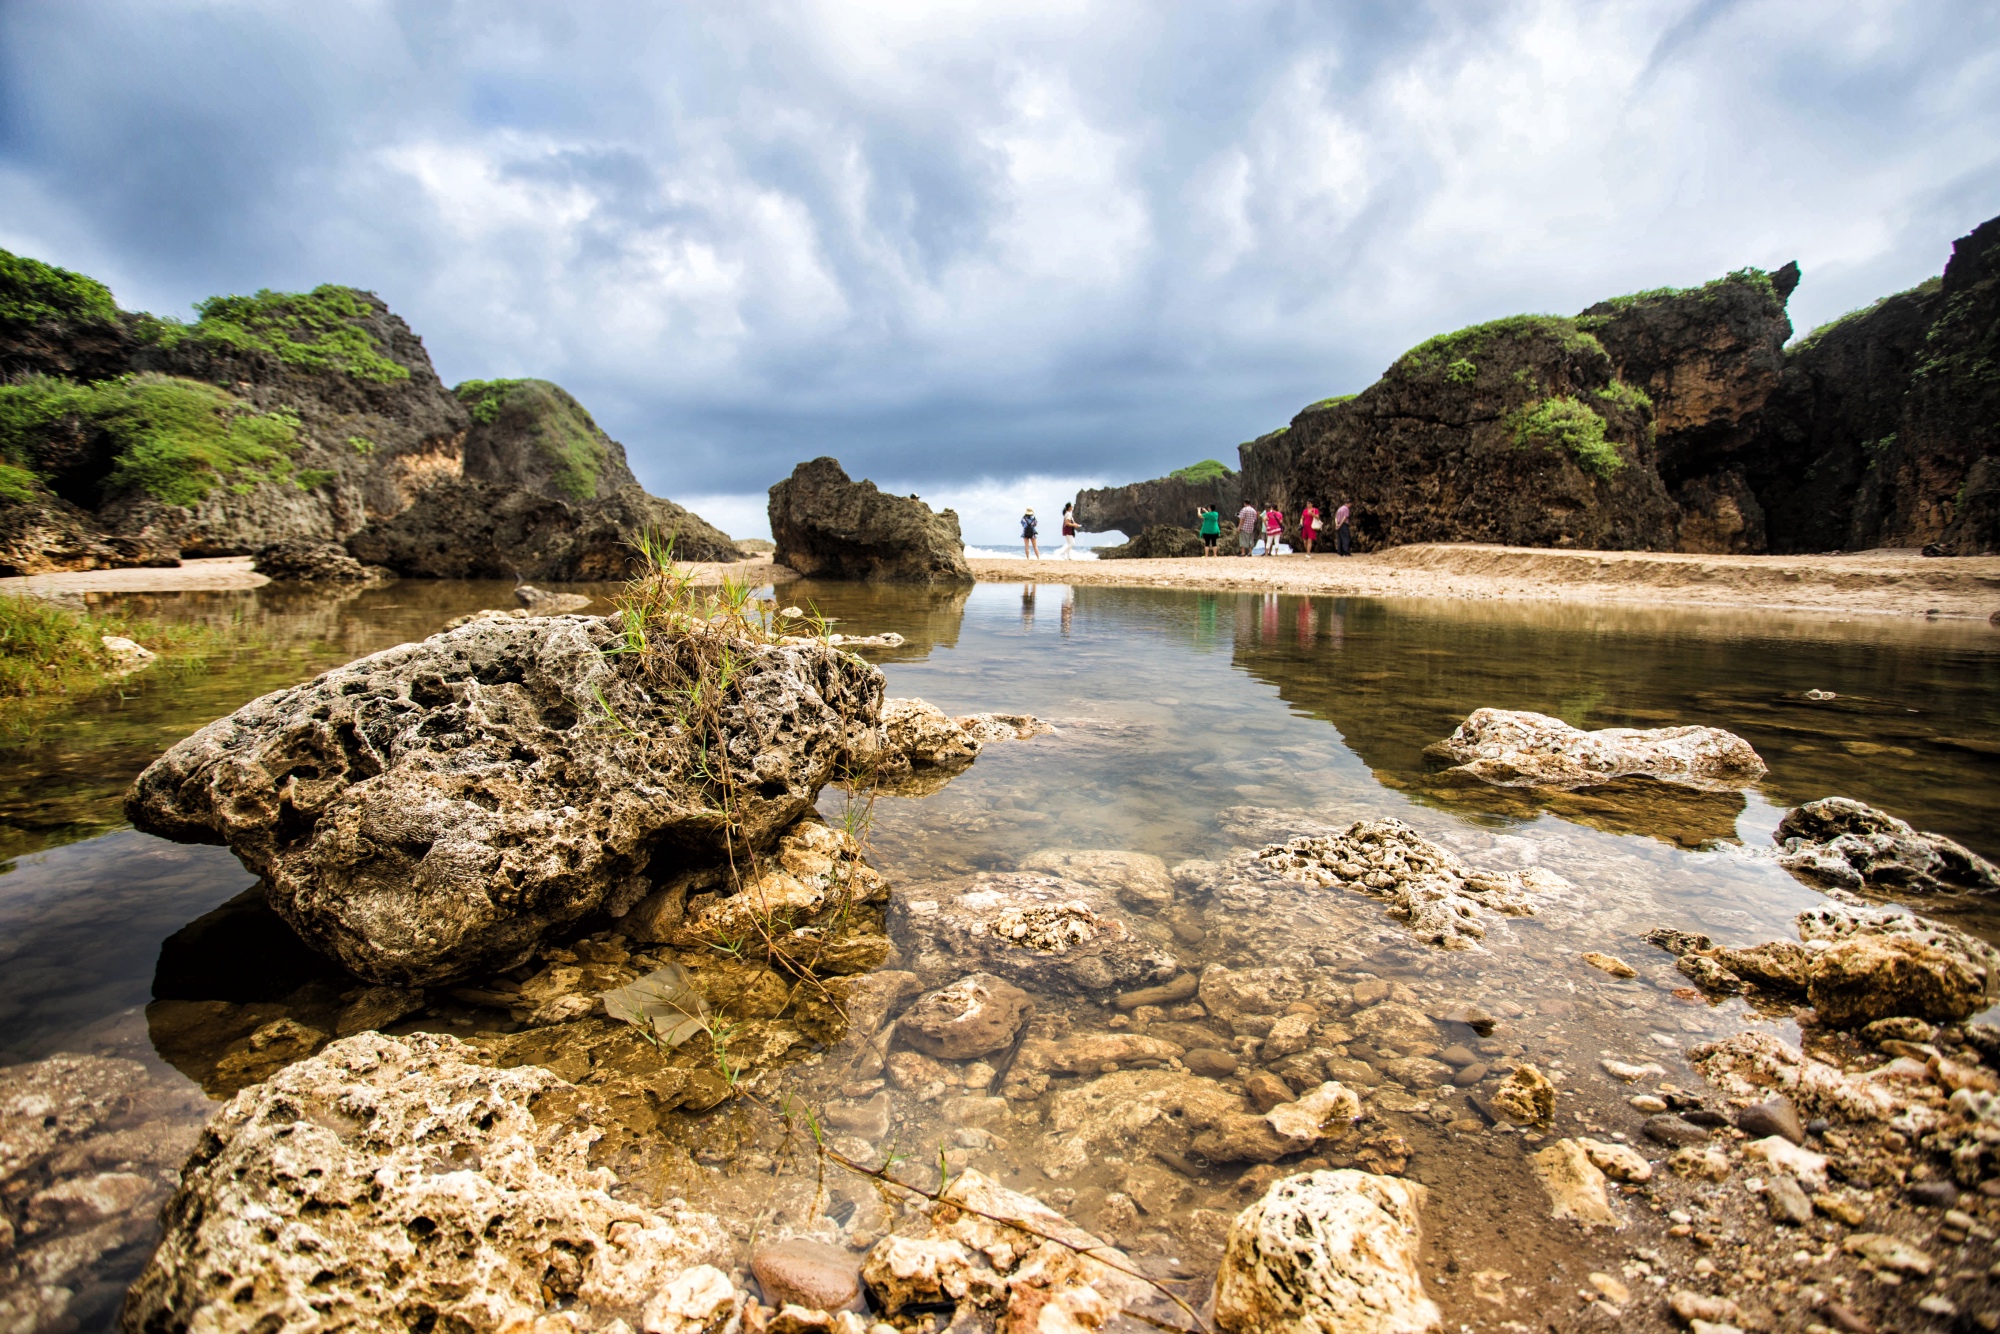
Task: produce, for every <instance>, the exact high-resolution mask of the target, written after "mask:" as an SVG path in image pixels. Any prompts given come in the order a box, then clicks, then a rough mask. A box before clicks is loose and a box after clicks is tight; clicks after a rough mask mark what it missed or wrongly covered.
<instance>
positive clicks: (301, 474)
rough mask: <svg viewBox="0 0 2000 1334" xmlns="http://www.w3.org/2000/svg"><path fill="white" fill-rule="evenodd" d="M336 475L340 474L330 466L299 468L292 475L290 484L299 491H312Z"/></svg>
mask: <svg viewBox="0 0 2000 1334" xmlns="http://www.w3.org/2000/svg"><path fill="white" fill-rule="evenodd" d="M338 476H340V474H339V473H337V472H335V471H334V470H333V469H331V468H301V469H299V471H298V472H297V473H296V474H294V475H293V477H292V485H294V486H296V487H298V489H299V490H301V491H312V490H316V489H317V488H319V487H322V486H325V485H326V484H327V483H328V482H330V481H332V480H333V479H334V478H336V477H338Z"/></svg>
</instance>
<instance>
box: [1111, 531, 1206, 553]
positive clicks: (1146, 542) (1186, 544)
mask: <svg viewBox="0 0 2000 1334" xmlns="http://www.w3.org/2000/svg"><path fill="white" fill-rule="evenodd" d="M1201 552H1202V544H1201V537H1200V535H1199V534H1197V533H1196V532H1195V531H1194V530H1193V529H1191V528H1183V527H1180V526H1178V525H1174V524H1157V525H1155V526H1153V527H1151V528H1148V529H1146V530H1145V531H1144V532H1142V533H1140V534H1139V535H1138V536H1137V537H1135V538H1133V539H1132V540H1131V541H1129V542H1120V543H1119V544H1118V545H1116V546H1111V547H1099V548H1097V558H1098V559H1099V560H1162V559H1166V558H1169V557H1176V556H1199V555H1200V554H1201Z"/></svg>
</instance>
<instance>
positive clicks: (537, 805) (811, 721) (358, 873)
mask: <svg viewBox="0 0 2000 1334" xmlns="http://www.w3.org/2000/svg"><path fill="white" fill-rule="evenodd" d="M654 639H655V641H656V647H657V648H658V650H659V651H661V652H671V651H675V650H674V648H673V643H674V641H673V639H672V637H671V636H670V635H663V634H662V633H660V632H658V631H656V632H655V635H654ZM662 640H664V641H665V642H664V643H660V642H658V641H662ZM620 643H622V639H621V630H620V628H619V626H618V624H617V623H616V622H615V621H612V620H608V619H607V620H598V619H593V618H586V617H547V618H534V619H527V620H485V621H475V622H474V623H472V624H469V625H466V626H462V627H460V628H459V629H456V630H451V631H447V632H445V633H444V634H440V635H436V636H433V637H432V638H430V639H428V640H426V641H424V642H423V643H420V644H406V645H402V646H400V647H397V648H393V649H389V650H387V651H385V652H382V653H377V654H374V655H372V656H370V657H367V658H362V659H360V660H359V661H357V662H354V663H350V664H348V665H347V666H345V667H341V668H337V669H335V670H334V671H331V672H328V673H326V674H325V675H323V676H320V677H318V678H316V679H314V680H312V681H309V682H307V683H306V684H304V685H301V686H295V687H293V688H291V689H289V690H282V691H279V692H277V693H275V694H271V695H267V696H265V697H264V698H262V699H259V700H256V701H254V702H252V703H250V704H248V705H246V706H244V707H243V708H241V709H239V710H237V712H236V713H234V714H232V715H231V716H229V717H227V718H223V719H221V720H219V721H217V722H214V723H211V724H209V725H208V726H207V727H205V728H203V729H202V730H201V731H199V732H197V733H195V734H194V735H193V736H191V737H189V738H187V739H186V740H184V741H182V742H180V743H179V744H178V745H176V746H174V747H173V748H172V749H170V750H169V751H168V752H167V753H166V754H165V755H163V756H161V757H160V759H158V760H156V761H155V762H154V763H153V764H152V765H151V766H150V767H149V768H147V770H146V771H145V772H144V773H143V774H141V775H140V777H139V780H138V782H137V783H136V784H135V786H134V789H133V792H132V795H131V796H130V798H129V799H128V803H127V810H128V812H129V814H130V816H131V818H132V821H133V823H134V824H136V825H137V826H139V827H140V828H141V829H144V830H147V831H148V832H151V833H155V834H159V835H160V836H162V837H166V838H171V839H176V840H179V841H184V842H217V843H227V844H228V845H229V846H230V848H231V850H232V851H234V852H235V853H236V854H237V856H238V858H239V859H240V860H241V861H242V862H243V863H244V865H245V866H247V867H249V868H250V869H251V870H253V871H254V872H255V873H257V874H258V875H260V876H262V877H264V880H265V890H266V894H267V895H268V897H269V899H270V902H271V904H272V906H273V907H274V908H275V909H276V910H277V911H278V913H279V914H280V915H281V916H283V917H284V918H285V920H286V921H287V922H289V923H290V924H291V925H292V927H293V928H294V929H295V930H297V931H298V932H299V934H300V935H301V936H303V937H304V938H305V939H306V940H307V941H308V942H309V943H311V944H312V945H314V946H315V947H316V948H318V949H320V950H321V951H323V952H325V953H327V954H329V955H332V956H333V957H335V958H337V959H339V960H340V961H341V962H342V963H343V964H345V965H346V966H347V967H348V968H350V969H351V970H353V971H354V972H356V973H359V974H360V975H362V976H363V977H366V978H368V979H370V980H371V981H376V982H381V983H385V984H394V985H427V984H430V983H433V982H439V981H444V980H447V979H453V978H458V977H465V976H469V975H471V974H473V973H475V972H478V971H481V970H486V971H492V970H497V969H501V968H505V967H510V966H512V964H513V963H515V962H518V961H520V960H521V959H523V958H525V957H526V956H527V953H528V952H529V951H530V950H531V949H533V948H534V946H535V945H536V943H537V942H538V941H540V940H541V939H542V937H543V935H544V934H545V933H547V932H549V931H552V930H555V929H558V928H560V927H563V926H565V925H567V924H570V923H573V922H576V921H578V920H580V919H581V918H582V917H584V916H585V915H586V914H589V913H592V912H595V911H598V910H600V909H602V910H605V911H610V912H613V913H620V912H623V911H625V910H627V909H629V908H630V907H631V906H632V905H634V904H636V903H638V902H639V901H640V900H641V899H643V898H644V897H645V896H646V895H647V894H648V893H649V892H651V890H652V889H653V888H654V885H655V882H656V881H666V880H668V879H670V878H671V877H672V876H673V875H675V874H677V873H680V872H683V871H686V870H689V869H693V868H700V867H705V866H707V867H712V866H716V865H718V864H720V863H721V862H722V861H723V860H724V856H723V854H724V843H723V840H724V837H725V835H724V828H725V818H724V815H723V812H722V810H721V809H720V802H721V799H722V793H721V791H720V790H719V789H718V786H717V782H716V779H715V777H714V774H715V768H716V763H717V760H718V759H720V758H721V757H723V756H726V757H727V760H728V763H729V766H730V769H731V771H732V774H733V782H734V784H735V789H734V790H735V802H736V806H735V817H736V823H737V825H738V827H739V828H740V829H741V831H742V835H743V837H746V838H748V839H750V840H751V841H752V842H754V843H757V844H760V845H768V843H769V842H770V841H771V840H772V839H774V838H775V837H776V836H777V834H778V833H779V832H780V831H781V830H782V829H784V828H785V827H786V826H788V825H790V824H791V823H792V822H793V821H795V820H797V819H798V817H800V816H801V815H803V814H805V813H806V812H807V811H808V810H810V809H811V806H812V803H813V800H814V799H815V797H816V796H817V795H818V793H819V789H820V787H821V785H822V784H824V783H826V782H827V781H828V780H829V779H830V778H831V776H832V775H833V773H834V771H835V766H836V765H837V763H838V762H839V760H840V757H841V756H842V755H843V754H844V753H845V751H846V750H847V748H848V747H849V745H850V743H851V737H852V734H854V733H856V732H861V731H866V730H868V729H870V728H872V727H874V726H875V725H876V721H877V716H878V711H879V709H880V707H881V690H882V676H881V673H880V672H878V671H877V670H876V669H874V668H873V667H870V666H868V665H867V664H865V663H863V662H861V661H860V660H859V659H857V658H854V657H852V656H850V655H846V654H842V653H840V652H838V651H837V650H834V649H830V648H827V647H825V646H824V645H816V644H813V643H810V642H805V643H799V644H788V645H760V644H750V643H737V644H736V645H735V646H734V651H735V652H736V653H737V655H738V657H739V660H740V662H741V664H742V666H741V669H740V671H739V674H738V676H737V679H736V683H735V685H734V688H733V690H732V692H731V693H730V695H729V696H728V697H727V698H726V700H725V702H724V704H723V706H722V710H721V712H720V714H719V715H718V718H717V720H716V721H715V723H714V724H713V726H714V728H715V734H714V735H704V736H702V737H696V736H694V735H691V734H690V728H689V725H688V724H687V723H686V722H685V721H684V720H683V719H682V718H681V716H680V714H679V712H678V711H677V709H676V707H675V706H674V705H673V703H672V702H671V700H669V699H666V698H664V697H663V692H662V691H661V690H660V687H659V683H658V681H657V679H655V678H654V676H653V675H652V673H653V671H655V670H657V667H649V666H648V661H649V659H648V658H647V657H646V656H645V655H641V654H636V653H610V652H608V650H611V649H613V648H614V647H616V646H618V645H619V644H620ZM690 647H691V646H690ZM702 726H703V727H704V729H705V728H706V727H707V726H709V725H708V724H702ZM697 744H700V745H702V746H704V747H705V749H706V754H707V761H706V763H705V764H704V765H702V766H701V768H700V771H699V772H697V768H696V764H695V759H696V756H695V749H696V746H697Z"/></svg>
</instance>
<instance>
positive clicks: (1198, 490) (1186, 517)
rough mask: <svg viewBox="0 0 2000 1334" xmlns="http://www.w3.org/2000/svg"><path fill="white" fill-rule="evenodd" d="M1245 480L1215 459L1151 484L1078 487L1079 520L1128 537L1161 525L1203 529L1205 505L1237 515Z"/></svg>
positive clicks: (1086, 527) (1100, 530) (1091, 529)
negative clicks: (1084, 489) (1199, 514)
mask: <svg viewBox="0 0 2000 1334" xmlns="http://www.w3.org/2000/svg"><path fill="white" fill-rule="evenodd" d="M1242 480H1243V479H1242V478H1241V477H1240V476H1239V475H1238V474H1237V473H1235V472H1233V471H1231V470H1230V469H1228V468H1225V467H1223V466H1222V465H1221V464H1219V463H1211V464H1197V465H1196V466H1194V467H1192V468H1183V469H1181V470H1180V471H1179V472H1176V473H1169V474H1168V475H1167V476H1165V477H1156V478H1154V479H1153V480H1152V481H1150V482H1133V483H1131V484H1129V485H1126V486H1106V487H1098V488H1095V489H1092V490H1087V491H1079V492H1077V493H1076V522H1077V525H1078V526H1079V527H1080V528H1082V529H1083V530H1084V531H1085V532H1086V533H1105V532H1111V531H1114V530H1115V531H1117V532H1121V533H1123V534H1125V536H1126V537H1128V538H1136V537H1138V536H1140V535H1141V534H1142V533H1144V532H1145V531H1146V530H1147V529H1148V528H1158V527H1170V528H1185V529H1187V530H1188V531H1190V532H1196V531H1199V529H1200V527H1201V522H1200V519H1199V517H1198V511H1199V510H1200V509H1201V507H1202V506H1204V505H1206V506H1208V507H1209V508H1211V509H1214V510H1216V511H1217V512H1218V513H1221V514H1225V515H1231V514H1234V513H1236V511H1237V509H1238V508H1240V507H1241V506H1242V504H1243V494H1242V492H1243V488H1242ZM1099 554H1102V552H1100V553H1099ZM1163 554H1173V553H1163Z"/></svg>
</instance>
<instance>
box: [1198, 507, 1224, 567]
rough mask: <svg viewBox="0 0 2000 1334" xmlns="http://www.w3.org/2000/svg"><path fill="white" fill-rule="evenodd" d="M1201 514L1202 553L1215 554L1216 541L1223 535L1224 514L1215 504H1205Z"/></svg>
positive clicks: (1206, 554) (1200, 511) (1205, 554)
mask: <svg viewBox="0 0 2000 1334" xmlns="http://www.w3.org/2000/svg"><path fill="white" fill-rule="evenodd" d="M1198 513H1199V514H1200V515H1201V554H1202V555H1204V556H1213V555H1214V554H1215V543H1216V540H1217V539H1218V538H1220V537H1221V536H1222V514H1221V513H1220V512H1219V511H1218V510H1216V509H1215V508H1214V507H1213V506H1209V505H1203V506H1202V507H1201V509H1200V510H1199V511H1198Z"/></svg>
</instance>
